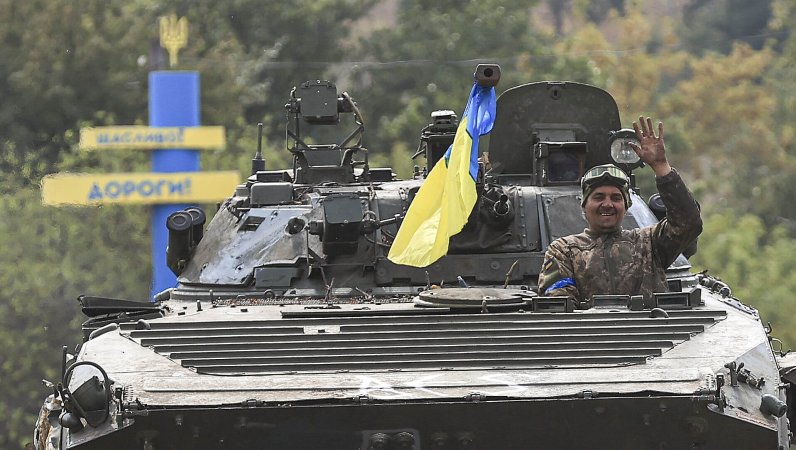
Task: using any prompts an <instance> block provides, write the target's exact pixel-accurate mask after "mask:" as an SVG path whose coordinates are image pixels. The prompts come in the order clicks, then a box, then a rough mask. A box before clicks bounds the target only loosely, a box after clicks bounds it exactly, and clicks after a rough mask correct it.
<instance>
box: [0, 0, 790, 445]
mask: <svg viewBox="0 0 796 450" xmlns="http://www.w3.org/2000/svg"><path fill="white" fill-rule="evenodd" d="M171 13H176V14H178V15H179V16H185V17H187V18H188V20H189V22H190V37H189V44H188V47H187V48H185V49H184V50H183V51H182V52H181V53H180V66H179V67H178V69H184V70H197V71H199V72H200V73H201V76H202V123H204V124H206V125H223V126H225V127H226V130H227V138H228V145H227V148H226V149H225V150H223V151H211V152H203V153H202V158H203V161H202V165H203V168H204V169H207V170H228V169H238V170H240V171H241V175H242V176H243V175H245V174H246V169H247V168H248V166H249V160H250V159H251V157H252V155H253V153H254V149H255V136H256V125H255V124H256V123H257V122H264V123H265V125H266V130H267V142H266V143H265V147H266V149H267V150H266V155H265V157H266V159H267V161H268V164H269V166H270V167H271V168H278V167H286V166H287V163H288V159H289V158H288V153H287V152H286V151H285V150H284V145H285V144H284V131H282V124H283V122H284V109H283V106H284V104H285V102H286V100H287V96H288V93H289V91H290V88H291V87H292V86H294V85H295V84H298V83H300V82H302V81H304V80H308V79H330V80H334V81H336V82H337V84H338V89H339V90H340V91H343V90H346V91H348V92H349V93H350V94H351V95H352V96H353V97H354V98H355V99H356V100H357V101H358V104H359V106H360V109H361V110H362V111H363V113H364V114H365V119H366V126H367V132H366V137H365V145H366V146H367V147H368V148H369V149H370V156H371V161H372V162H371V165H373V166H392V167H393V169H394V171H396V172H397V173H398V174H399V175H401V176H407V175H409V174H410V172H411V167H412V165H413V163H412V161H411V160H410V159H409V155H410V154H411V153H412V152H413V151H414V150H415V149H416V147H417V142H418V139H417V137H418V134H419V131H420V129H421V128H422V127H423V126H424V125H426V124H427V123H428V122H429V114H430V112H431V111H433V110H436V109H454V110H456V111H457V112H458V113H459V114H461V109H462V108H463V104H464V101H465V100H466V96H467V92H469V85H470V83H471V77H470V74H471V73H472V70H473V68H474V66H475V64H476V63H478V62H498V63H499V64H501V66H502V68H503V80H502V81H501V84H500V86H499V89H498V90H499V91H500V90H501V89H506V88H508V87H511V86H513V85H516V84H519V83H524V82H530V81H540V80H547V79H564V80H572V81H579V82H587V83H593V84H596V85H598V86H601V87H603V88H605V89H607V90H608V91H609V92H611V93H612V94H613V95H614V97H615V98H616V100H617V102H618V104H619V105H620V109H621V113H622V117H623V125H625V126H629V125H630V124H631V122H632V121H633V120H634V119H635V118H637V117H639V115H641V114H644V115H651V116H653V117H654V118H656V119H663V120H664V121H665V123H666V142H667V146H668V148H669V154H670V159H671V160H672V162H673V164H674V165H675V166H677V167H678V168H679V169H680V171H681V172H682V173H683V174H684V175H685V178H686V180H687V181H688V182H689V184H690V186H691V187H692V189H693V190H694V192H695V194H696V196H697V198H698V199H699V201H700V202H701V204H702V208H703V214H704V218H705V223H706V226H705V232H704V233H703V237H702V238H701V239H700V249H699V253H698V254H697V255H696V256H695V257H693V258H692V263H694V265H695V267H696V268H697V269H698V270H709V271H710V273H711V274H712V275H714V276H717V277H720V278H721V279H723V280H724V281H726V282H727V283H729V284H730V285H731V286H732V287H733V295H734V296H736V297H738V298H740V299H742V300H743V301H745V302H746V303H748V304H751V305H753V306H755V307H756V308H758V309H759V310H760V313H761V317H762V319H763V321H764V322H769V321H770V322H771V324H772V325H773V333H774V335H775V336H777V337H779V338H781V339H782V340H783V341H785V342H786V348H787V346H788V345H789V344H794V343H796V321H794V320H793V313H794V310H796V302H794V301H793V297H794V293H795V292H796V276H794V272H795V271H796V207H794V204H793V203H791V201H792V200H794V199H796V128H794V127H795V125H796V107H795V106H796V94H795V93H796V64H795V62H796V35H795V34H794V33H792V31H791V30H792V26H791V24H792V23H794V21H796V4H794V3H793V1H792V0H679V1H674V0H664V1H655V0H637V1H633V0H536V1H533V0H530V1H529V0H456V1H453V0H434V1H431V0H295V1H292V2H278V1H274V0H271V1H261V0H257V1H255V0H172V1H168V2H167V1H157V0H80V1H74V0H46V1H45V0H27V1H25V2H19V1H16V0H0V42H2V44H1V45H0V192H2V196H0V248H2V251H1V252H0V383H2V389H0V417H2V420H0V448H2V449H18V448H21V447H22V445H23V444H24V443H25V442H29V441H30V440H31V435H32V429H33V424H34V421H35V414H36V412H37V411H38V408H39V405H40V404H41V401H42V399H43V398H44V397H45V396H46V394H47V392H46V391H45V389H44V388H43V386H42V385H41V383H40V380H41V379H43V378H45V379H49V380H54V379H55V378H56V377H57V374H58V372H59V371H60V367H59V366H60V364H59V361H60V352H61V350H60V349H61V346H62V345H67V344H68V345H70V346H72V345H74V343H76V342H78V341H79V339H80V336H79V325H80V322H81V321H82V317H81V316H80V313H79V308H78V304H77V302H76V301H75V298H76V297H77V296H78V295H79V294H81V293H90V294H92V295H101V296H109V297H116V298H127V299H136V300H146V299H147V296H148V292H149V282H150V279H149V277H150V266H151V264H150V260H149V258H150V255H149V247H148V239H149V229H148V227H149V225H148V222H149V219H148V216H149V214H148V208H147V207H129V206H124V207H123V206H103V207H91V208H77V207H72V208H52V207H44V206H42V205H41V201H40V198H41V194H40V192H39V189H40V182H41V178H42V176H44V175H46V174H50V173H55V172H67V171H73V172H129V171H141V172H145V171H148V170H149V168H148V161H149V157H148V155H147V154H146V152H134V151H126V152H124V151H118V152H115V151H114V152H102V153H101V154H100V153H91V152H80V151H78V149H77V141H78V130H79V129H80V128H81V127H85V126H91V125H96V126H102V125H131V124H146V121H147V117H148V116H147V114H148V112H147V74H148V73H149V72H150V71H151V70H156V69H160V68H163V67H165V54H164V53H163V51H162V50H160V49H159V45H158V27H157V23H158V22H157V21H158V18H159V17H160V16H163V15H167V14H171ZM642 173H644V175H643V176H640V178H641V180H640V185H641V186H642V188H643V190H644V192H643V193H645V194H646V195H649V194H651V193H652V192H651V187H652V186H653V183H652V180H651V175H650V173H649V171H648V170H647V171H642Z"/></svg>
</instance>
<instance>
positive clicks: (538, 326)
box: [126, 310, 726, 375]
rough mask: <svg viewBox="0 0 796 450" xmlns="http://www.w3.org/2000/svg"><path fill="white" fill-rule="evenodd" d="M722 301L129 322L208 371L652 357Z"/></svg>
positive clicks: (610, 361)
mask: <svg viewBox="0 0 796 450" xmlns="http://www.w3.org/2000/svg"><path fill="white" fill-rule="evenodd" d="M725 317H726V313H725V312H723V311H710V310H683V311H670V312H669V317H668V318H650V317H649V313H648V312H646V313H645V312H607V313H574V314H530V313H508V314H473V315H413V316H377V317H318V318H297V319H281V320H268V321H265V320H263V321H237V320H236V321H224V322H210V321H208V322H179V323H177V322H169V321H167V320H164V321H161V320H156V321H152V322H150V324H151V329H149V330H134V329H127V330H126V332H127V333H129V335H130V337H131V338H133V339H134V340H136V341H137V342H139V343H140V344H141V345H142V346H145V347H153V348H154V350H155V351H156V352H158V353H160V354H162V355H164V356H166V357H169V358H171V359H173V360H175V361H178V362H179V363H180V364H182V365H183V366H184V367H191V368H195V369H196V371H197V372H199V373H207V374H217V375H237V374H256V373H285V372H287V373H302V372H340V371H397V370H432V369H434V370H456V369H476V368H481V369H484V368H540V367H583V366H605V365H630V364H643V363H645V361H646V360H647V359H649V358H654V357H656V356H660V355H661V354H663V352H665V351H666V350H668V349H670V348H672V347H674V346H676V345H678V344H680V343H681V342H683V341H685V340H687V339H690V338H691V337H692V336H694V335H695V334H699V333H701V332H703V331H704V330H705V328H706V327H709V326H711V325H713V324H714V323H715V322H716V321H718V320H722V319H724V318H725Z"/></svg>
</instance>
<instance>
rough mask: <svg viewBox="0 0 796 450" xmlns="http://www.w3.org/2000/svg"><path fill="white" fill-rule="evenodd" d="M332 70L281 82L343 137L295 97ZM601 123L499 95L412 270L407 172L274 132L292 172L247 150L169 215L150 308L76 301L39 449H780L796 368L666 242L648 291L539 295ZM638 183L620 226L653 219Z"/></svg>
mask: <svg viewBox="0 0 796 450" xmlns="http://www.w3.org/2000/svg"><path fill="white" fill-rule="evenodd" d="M493 71H495V72H497V74H495V73H492V74H491V75H492V76H491V77H488V76H487V77H484V76H483V74H484V68H483V67H482V68H479V69H478V71H477V72H476V74H477V75H478V74H481V78H482V79H483V78H492V80H493V81H495V78H496V77H498V76H499V72H498V71H497V69H496V68H493ZM476 78H478V77H476ZM493 84H494V83H493ZM333 89H334V85H333V84H331V83H326V82H324V83H323V84H320V83H318V82H313V83H305V84H304V85H302V86H301V87H300V88H298V89H296V90H295V91H294V94H293V95H292V97H291V101H290V103H288V105H287V107H288V111H289V113H293V114H294V115H295V122H293V123H292V125H295V126H296V127H298V124H303V123H305V122H306V123H309V124H312V125H326V124H327V122H329V123H330V124H337V123H338V121H339V118H338V117H337V114H338V113H340V114H342V113H348V112H350V113H352V114H353V115H354V116H355V117H356V119H355V122H356V123H357V125H358V131H357V132H361V131H362V129H363V128H364V127H363V125H362V122H361V117H360V115H359V112H358V107H357V106H356V104H355V103H354V102H353V100H352V99H351V98H350V97H349V96H348V95H347V94H343V95H342V96H340V97H338V96H337V93H336V91H335V92H334V94H333V95H334V97H333V98H334V99H335V100H337V102H336V103H337V108H336V109H335V110H333V111H329V110H325V109H324V106H323V105H326V104H328V103H329V102H324V101H319V100H318V99H317V98H316V97H313V96H318V97H322V96H324V95H327V96H328V95H331V94H329V92H327V91H331V90H333ZM448 113H450V112H449V111H446V112H445V114H436V115H434V116H433V117H434V118H435V119H434V120H435V123H433V124H431V125H430V126H429V127H427V129H425V130H424V131H423V135H422V137H421V142H422V146H421V147H422V148H424V149H425V156H426V158H427V160H428V164H429V166H432V165H433V164H434V163H435V162H436V161H439V159H440V156H441V154H439V153H438V150H439V148H440V146H442V148H446V147H447V145H445V144H449V143H450V140H452V139H453V132H455V128H456V126H455V125H456V124H455V119H456V118H455V117H452V114H448ZM289 125H291V124H289ZM620 128H621V126H620V121H619V115H618V109H617V108H616V104H615V102H614V101H613V99H612V98H611V97H610V95H608V94H607V93H606V92H605V91H602V90H600V89H598V88H595V87H592V86H587V85H581V84H577V83H563V82H562V83H532V84H529V85H523V86H519V87H516V88H513V89H510V90H507V91H506V92H504V93H503V95H502V96H501V97H500V98H499V99H498V101H497V116H496V121H495V125H494V129H493V133H492V137H491V142H490V148H489V160H490V161H489V165H490V166H491V167H486V166H484V167H482V172H481V178H480V179H479V185H478V188H479V204H478V206H477V208H479V209H478V210H477V211H476V212H474V213H473V214H472V215H471V217H470V222H469V223H468V225H467V226H466V227H465V230H464V231H463V232H462V233H461V234H460V235H457V236H455V237H454V238H453V239H452V240H451V243H450V251H449V252H448V254H447V255H446V256H444V257H443V258H441V259H440V260H439V261H437V262H435V263H433V264H431V265H430V266H428V267H425V268H415V267H410V266H403V265H398V264H394V263H392V262H390V261H389V260H388V259H387V257H386V255H387V251H388V250H389V247H390V243H391V242H392V240H393V239H394V236H395V234H396V231H397V229H398V228H399V226H400V225H401V221H402V218H403V215H404V214H405V213H406V210H407V208H408V205H409V204H410V203H411V201H412V199H413V196H414V194H415V193H416V192H417V189H418V188H419V186H420V185H421V184H422V183H423V180H424V177H423V175H422V173H419V174H418V175H417V176H416V177H414V178H413V179H411V180H403V181H399V180H395V179H394V176H393V175H392V173H391V171H390V170H389V169H386V170H384V169H372V168H369V167H368V164H367V158H366V157H364V158H362V156H361V155H363V154H366V153H365V152H366V150H365V149H364V148H362V147H361V143H360V142H357V143H355V144H353V145H348V144H349V142H350V141H352V140H353V139H354V138H352V137H351V136H353V135H350V136H349V138H348V139H347V140H345V141H344V143H343V144H340V145H337V144H335V145H325V146H310V145H306V144H304V142H303V141H302V139H301V135H300V132H299V130H298V129H297V128H293V129H289V131H288V136H291V137H292V138H293V142H294V144H295V145H294V146H293V147H291V148H290V151H291V152H293V154H294V158H295V165H294V168H293V169H292V170H279V171H266V170H264V168H263V167H262V163H260V162H258V161H260V159H259V158H255V160H256V161H255V162H254V163H253V174H252V176H251V177H249V178H248V180H246V182H245V183H244V184H242V185H241V186H239V187H238V189H237V191H236V192H235V194H234V195H233V196H232V197H230V198H229V199H228V200H227V201H225V202H224V203H223V204H222V205H221V207H220V208H219V210H218V212H217V213H216V214H215V217H214V218H213V219H212V221H210V223H209V224H208V226H207V228H206V229H203V227H202V226H201V222H200V223H199V225H198V227H197V226H195V225H196V222H195V219H196V217H199V215H197V213H196V212H195V211H194V212H193V215H191V212H190V211H186V212H185V213H184V214H183V215H176V216H174V217H172V218H170V223H169V227H170V230H172V233H173V236H172V237H173V239H170V244H169V263H170V267H172V269H173V270H174V271H175V273H178V275H179V284H178V285H177V287H175V288H174V289H172V290H169V291H166V292H164V293H162V294H160V295H159V296H157V298H156V299H155V300H156V301H155V302H152V303H136V302H129V301H120V300H112V299H103V298H96V297H82V298H81V302H82V305H83V310H84V312H86V314H87V315H89V316H90V319H89V320H88V321H87V322H86V323H85V324H84V333H85V341H84V342H83V343H82V344H81V345H80V347H79V351H78V352H77V354H76V356H75V358H74V359H72V360H71V361H68V362H67V363H66V364H65V366H64V379H63V380H62V381H61V383H59V384H57V385H54V386H53V395H51V396H50V397H49V398H48V399H47V401H46V402H45V404H44V406H43V407H42V410H41V415H40V418H39V422H38V424H37V428H36V431H35V438H36V441H35V446H36V448H38V449H42V450H44V449H72V448H74V449H100V448H101V449H107V448H116V449H120V450H121V449H144V450H153V449H157V450H160V449H184V448H195V449H255V448H257V449H259V448H262V449H266V448H268V449H293V448H296V449H361V450H367V449H496V448H502V449H520V448H558V449H584V448H590V449H647V448H649V449H663V448H670V449H686V448H687V449H730V448H731V449H768V448H770V449H780V448H787V447H788V446H789V441H790V432H789V428H788V414H787V413H788V406H789V405H788V399H789V397H788V396H789V389H790V383H789V381H788V380H787V377H786V378H784V379H783V378H781V375H780V371H782V373H783V374H787V373H789V370H790V367H791V366H792V365H791V364H787V358H784V359H783V358H781V356H782V355H781V354H780V353H779V352H777V351H775V350H774V349H772V344H771V342H772V340H771V338H770V337H769V335H768V331H769V330H767V329H766V328H765V327H764V326H763V324H762V323H761V321H760V318H759V317H758V314H757V312H756V310H754V309H753V308H751V307H749V306H746V305H744V304H743V303H741V302H740V301H738V300H737V299H735V298H734V297H732V294H731V291H730V289H729V287H728V286H726V285H725V284H723V283H722V282H720V281H719V280H716V279H713V278H710V277H707V276H705V275H704V274H694V273H691V271H690V266H689V264H688V261H687V259H686V258H685V257H682V256H681V257H680V258H678V260H677V261H676V262H675V263H674V264H673V265H672V267H670V269H669V271H668V276H669V287H670V292H667V293H660V294H656V295H654V296H653V297H650V298H643V297H641V296H636V297H627V296H614V295H606V296H600V297H599V298H594V299H593V301H592V303H591V304H590V305H588V306H589V308H588V309H580V308H581V307H583V305H578V304H573V302H572V301H571V300H570V299H567V298H557V297H544V296H540V295H538V294H537V292H536V279H537V277H538V273H539V270H540V267H541V263H542V257H543V254H544V250H545V248H546V246H547V245H548V244H549V243H550V242H551V241H552V240H553V239H555V238H556V237H559V236H563V235H567V234H570V233H572V232H578V231H581V230H582V228H583V227H584V224H585V222H584V221H583V218H582V216H581V211H580V198H579V196H580V188H579V185H578V183H577V180H578V179H579V177H580V176H581V175H582V173H583V170H585V169H586V168H588V167H591V166H594V165H596V164H601V163H605V162H610V159H609V158H610V156H609V154H610V152H609V147H610V142H609V141H608V136H609V135H610V134H609V133H608V132H609V131H611V130H619V129H620ZM435 152H437V153H435ZM358 155H359V156H358ZM551 155H552V156H551ZM357 158H359V159H357ZM573 161H574V167H575V173H574V174H571V173H570V171H569V170H558V169H560V167H554V166H555V165H556V164H564V165H566V168H568V169H571V168H572V167H573V165H572V162H573ZM556 174H559V175H556ZM633 196H634V201H633V206H632V207H631V209H630V213H629V214H628V216H627V217H626V223H625V226H626V227H634V226H646V225H649V224H652V223H655V222H656V221H657V218H656V216H655V215H654V214H653V212H652V211H651V210H650V209H649V208H648V207H647V205H646V204H645V202H644V201H643V200H642V199H641V198H640V197H638V195H637V194H635V193H634V194H633ZM186 224H187V225H186ZM774 342H775V341H774Z"/></svg>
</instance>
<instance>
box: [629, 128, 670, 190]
mask: <svg viewBox="0 0 796 450" xmlns="http://www.w3.org/2000/svg"><path fill="white" fill-rule="evenodd" d="M633 129H634V130H635V131H636V139H638V142H639V144H640V145H635V144H634V143H630V146H631V147H632V148H633V150H635V152H636V154H637V155H638V156H639V158H641V160H642V161H644V162H645V163H646V164H647V165H648V166H650V167H651V168H652V170H653V171H655V175H657V176H663V175H666V174H668V173H669V172H671V170H672V168H671V166H669V161H668V160H667V159H666V145H665V144H664V142H663V122H658V135H657V136H655V130H654V129H653V128H652V119H651V118H649V117H647V118H646V119H645V118H644V117H643V116H642V117H639V118H638V123H636V122H633Z"/></svg>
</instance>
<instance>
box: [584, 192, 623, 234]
mask: <svg viewBox="0 0 796 450" xmlns="http://www.w3.org/2000/svg"><path fill="white" fill-rule="evenodd" d="M583 212H584V213H585V214H586V222H588V223H589V228H590V229H591V230H592V231H595V232H597V233H607V232H609V231H615V230H618V229H619V226H620V225H621V224H622V219H624V218H625V213H626V212H627V210H626V209H625V198H624V197H623V196H622V191H620V190H619V188H618V187H616V186H599V187H597V188H595V189H594V190H593V191H592V193H591V195H589V198H587V199H586V204H585V205H584V206H583Z"/></svg>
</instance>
